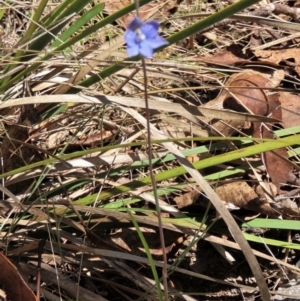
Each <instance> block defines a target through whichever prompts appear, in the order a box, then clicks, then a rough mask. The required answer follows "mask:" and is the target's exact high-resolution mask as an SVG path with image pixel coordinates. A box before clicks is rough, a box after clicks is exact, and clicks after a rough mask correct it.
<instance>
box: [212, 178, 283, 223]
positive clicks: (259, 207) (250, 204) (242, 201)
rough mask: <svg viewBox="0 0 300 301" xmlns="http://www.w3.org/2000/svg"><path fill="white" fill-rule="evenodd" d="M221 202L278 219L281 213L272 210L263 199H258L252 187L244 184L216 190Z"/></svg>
mask: <svg viewBox="0 0 300 301" xmlns="http://www.w3.org/2000/svg"><path fill="white" fill-rule="evenodd" d="M216 193H217V194H218V196H219V197H220V199H221V200H223V201H225V202H228V203H232V204H234V205H235V206H238V207H240V208H244V209H248V210H252V211H254V212H258V213H262V214H264V215H268V216H271V217H275V218H278V217H279V216H280V215H281V213H280V212H278V211H277V210H275V209H273V208H272V207H271V206H270V204H269V203H268V202H267V200H265V199H260V198H259V197H258V195H257V194H256V193H255V191H254V190H253V188H252V187H250V186H249V185H248V184H247V183H246V182H233V183H228V184H224V185H222V186H219V187H217V188H216Z"/></svg>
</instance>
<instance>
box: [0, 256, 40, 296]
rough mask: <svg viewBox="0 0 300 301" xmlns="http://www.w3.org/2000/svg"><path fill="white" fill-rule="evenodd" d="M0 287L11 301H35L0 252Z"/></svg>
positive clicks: (16, 272)
mask: <svg viewBox="0 0 300 301" xmlns="http://www.w3.org/2000/svg"><path fill="white" fill-rule="evenodd" d="M0 267H1V273H0V286H1V288H2V290H3V291H4V292H5V293H6V295H7V300H11V301H24V300H26V301H36V297H35V295H34V293H33V292H32V290H31V289H30V288H29V287H28V285H27V284H26V283H25V281H24V280H23V278H22V277H21V275H20V274H19V273H18V270H17V268H16V267H15V266H14V265H13V264H12V263H11V262H10V261H9V260H8V259H7V257H6V256H5V255H3V254H2V253H1V252H0Z"/></svg>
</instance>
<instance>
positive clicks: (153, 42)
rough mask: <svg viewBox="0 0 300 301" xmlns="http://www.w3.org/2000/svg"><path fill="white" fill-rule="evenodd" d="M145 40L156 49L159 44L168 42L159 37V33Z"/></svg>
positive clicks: (162, 44)
mask: <svg viewBox="0 0 300 301" xmlns="http://www.w3.org/2000/svg"><path fill="white" fill-rule="evenodd" d="M147 41H148V43H149V44H150V45H151V47H152V48H153V49H156V48H159V47H161V46H164V45H168V44H169V42H168V41H167V40H165V39H164V38H162V37H160V36H159V35H157V36H156V37H155V38H154V39H148V40H147Z"/></svg>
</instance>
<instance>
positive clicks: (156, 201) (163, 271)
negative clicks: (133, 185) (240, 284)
mask: <svg viewBox="0 0 300 301" xmlns="http://www.w3.org/2000/svg"><path fill="white" fill-rule="evenodd" d="M142 67H143V73H144V87H145V88H144V89H145V90H144V95H145V107H146V120H147V142H148V157H149V173H150V178H151V183H152V187H153V196H154V199H155V205H156V213H157V218H158V227H159V237H160V243H161V248H162V251H163V268H162V278H163V286H164V296H165V298H164V299H165V301H168V300H169V298H168V282H167V278H168V270H167V254H166V246H165V238H164V232H163V225H162V219H161V210H160V206H159V200H158V194H157V186H156V180H155V176H154V173H153V164H152V158H153V152H152V142H151V129H150V112H149V99H148V85H147V83H148V80H147V71H146V61H145V58H142ZM158 289H160V288H158Z"/></svg>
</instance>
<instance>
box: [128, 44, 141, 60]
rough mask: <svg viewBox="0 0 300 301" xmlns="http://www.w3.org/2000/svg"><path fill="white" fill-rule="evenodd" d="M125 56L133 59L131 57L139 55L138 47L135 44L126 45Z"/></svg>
mask: <svg viewBox="0 0 300 301" xmlns="http://www.w3.org/2000/svg"><path fill="white" fill-rule="evenodd" d="M126 50H127V54H128V56H129V57H133V56H136V55H138V54H139V53H140V49H139V45H138V44H136V45H132V46H128V45H127V48H126Z"/></svg>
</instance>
